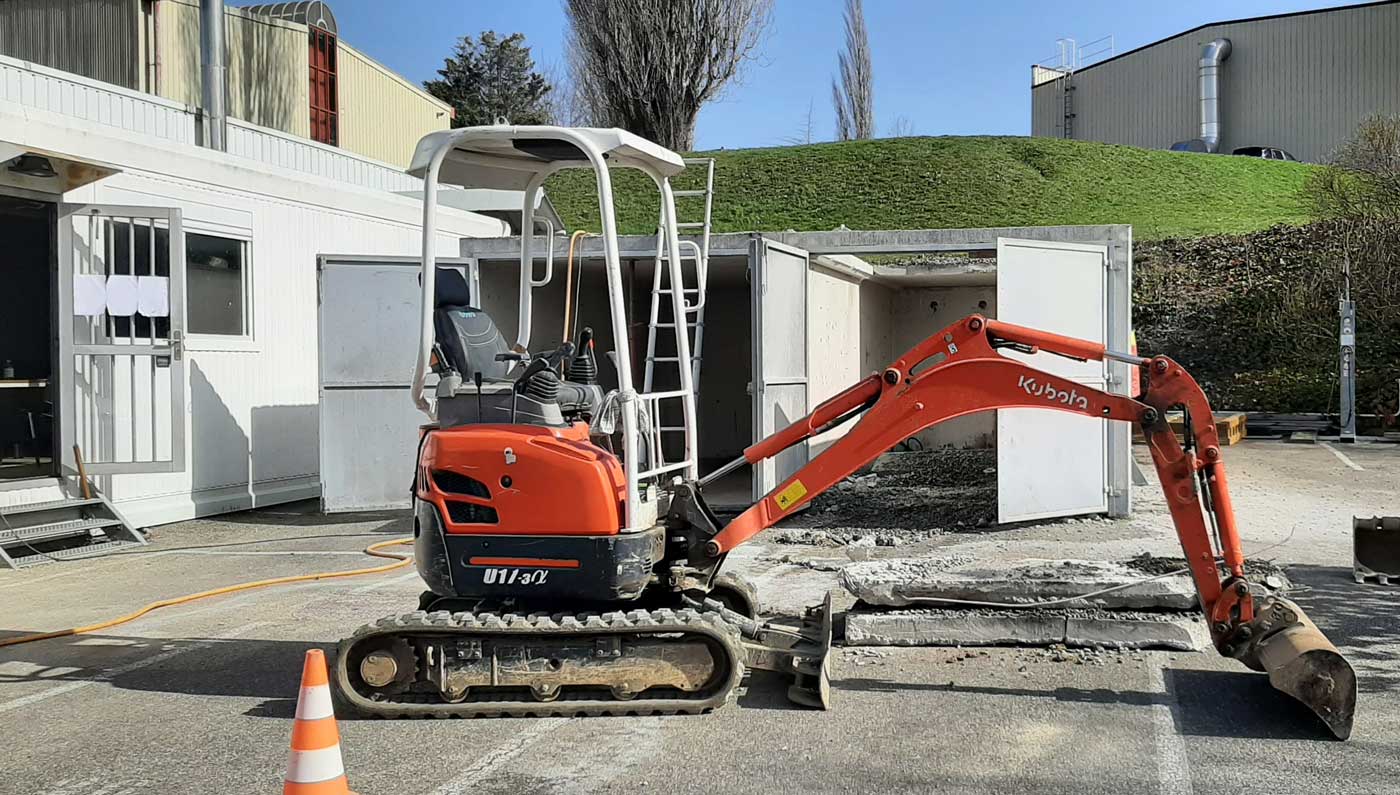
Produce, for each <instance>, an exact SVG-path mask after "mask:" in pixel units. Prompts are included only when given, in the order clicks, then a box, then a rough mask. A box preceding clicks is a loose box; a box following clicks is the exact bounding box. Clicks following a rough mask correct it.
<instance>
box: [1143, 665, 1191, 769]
mask: <svg viewBox="0 0 1400 795" xmlns="http://www.w3.org/2000/svg"><path fill="white" fill-rule="evenodd" d="M1147 672H1148V678H1149V679H1150V681H1151V685H1152V690H1153V692H1158V693H1162V694H1163V695H1164V696H1165V697H1166V698H1165V701H1166V703H1165V704H1153V705H1152V706H1151V707H1149V709H1151V710H1152V742H1153V744H1154V745H1155V746H1156V747H1157V784H1158V788H1159V791H1160V792H1161V793H1162V795H1191V793H1192V792H1193V791H1194V790H1193V789H1192V786H1191V763H1190V760H1189V759H1188V758H1187V756H1186V743H1185V741H1183V740H1182V739H1181V733H1180V732H1179V731H1177V726H1179V725H1180V722H1179V721H1178V720H1177V718H1178V717H1179V716H1178V714H1177V713H1178V712H1179V711H1180V704H1179V703H1178V702H1177V700H1176V691H1174V690H1173V689H1172V688H1171V687H1169V686H1168V685H1167V680H1166V677H1165V676H1164V675H1163V673H1162V666H1160V665H1154V664H1151V663H1149V664H1148V667H1147Z"/></svg>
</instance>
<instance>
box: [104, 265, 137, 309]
mask: <svg viewBox="0 0 1400 795" xmlns="http://www.w3.org/2000/svg"><path fill="white" fill-rule="evenodd" d="M136 303H137V301H136V277H135V276H122V275H116V276H108V277H107V314H109V315H111V316H112V317H131V316H132V315H134V314H136Z"/></svg>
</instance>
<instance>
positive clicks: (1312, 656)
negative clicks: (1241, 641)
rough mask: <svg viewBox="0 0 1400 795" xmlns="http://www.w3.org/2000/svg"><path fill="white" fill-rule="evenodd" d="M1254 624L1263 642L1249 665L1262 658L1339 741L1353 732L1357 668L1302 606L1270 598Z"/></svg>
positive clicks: (1278, 685)
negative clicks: (1353, 666) (1353, 668)
mask: <svg viewBox="0 0 1400 795" xmlns="http://www.w3.org/2000/svg"><path fill="white" fill-rule="evenodd" d="M1249 627H1250V629H1251V632H1252V633H1253V637H1255V638H1258V640H1257V641H1255V643H1254V644H1253V646H1252V647H1251V649H1250V657H1252V658H1253V659H1252V660H1250V659H1246V660H1245V662H1246V664H1249V663H1251V662H1254V661H1257V662H1258V667H1259V668H1262V669H1263V670H1265V671H1267V672H1268V674H1269V684H1271V685H1273V686H1274V689H1276V690H1281V691H1283V692H1284V693H1287V694H1288V695H1290V696H1292V697H1293V698H1295V699H1297V700H1298V701H1300V702H1302V703H1303V705H1304V706H1306V707H1307V708H1308V709H1310V710H1312V712H1313V714H1315V715H1317V716H1318V717H1319V718H1321V719H1322V722H1323V723H1325V724H1327V728H1328V729H1329V730H1330V731H1331V732H1332V734H1333V735H1334V736H1335V737H1336V738H1337V739H1339V740H1345V739H1347V737H1349V736H1351V724H1352V719H1353V717H1354V714H1355V712H1356V672H1355V671H1353V670H1352V667H1351V664H1350V663H1348V662H1347V660H1346V658H1345V657H1343V656H1342V653H1341V652H1339V651H1337V647H1336V646H1333V645H1332V642H1331V641H1329V640H1328V639H1327V636H1326V635H1323V634H1322V630H1320V629H1318V628H1317V625H1316V624H1314V623H1313V622H1312V620H1311V619H1309V618H1308V617H1307V614H1305V613H1304V612H1303V610H1302V608H1300V607H1298V605H1297V604H1295V603H1294V602H1292V601H1291V600H1288V599H1281V598H1273V599H1269V600H1267V601H1264V602H1263V603H1262V604H1260V606H1259V610H1258V612H1257V613H1256V614H1255V617H1254V620H1253V621H1252V622H1250V624H1249Z"/></svg>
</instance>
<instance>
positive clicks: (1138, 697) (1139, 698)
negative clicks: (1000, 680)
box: [832, 668, 1332, 740]
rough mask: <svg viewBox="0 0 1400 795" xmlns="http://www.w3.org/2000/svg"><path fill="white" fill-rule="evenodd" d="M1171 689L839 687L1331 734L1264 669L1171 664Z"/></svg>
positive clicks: (1190, 726) (1204, 732)
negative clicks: (1008, 699)
mask: <svg viewBox="0 0 1400 795" xmlns="http://www.w3.org/2000/svg"><path fill="white" fill-rule="evenodd" d="M1163 674H1164V677H1165V678H1166V680H1167V683H1168V686H1169V687H1170V689H1171V692H1172V693H1175V694H1176V699H1175V704H1173V699H1172V696H1171V695H1169V694H1167V693H1150V692H1145V691H1141V690H1117V689H1111V688H1080V687H1056V688H1051V689H1036V688H1029V687H989V686H983V685H959V684H955V683H951V682H950V683H947V684H938V683H933V684H930V683H904V682H892V681H886V680H880V679H842V680H836V681H833V682H832V687H834V688H836V689H838V690H851V691H864V692H874V693H895V694H898V693H906V692H915V691H918V692H933V693H948V694H952V695H960V694H973V695H991V696H1012V697H1019V698H1051V699H1054V700H1056V701H1060V702H1066V703H1073V704H1122V705H1127V706H1133V707H1148V706H1168V707H1174V709H1173V713H1172V714H1173V717H1174V718H1175V720H1176V724H1177V731H1179V732H1180V733H1181V734H1187V735H1198V736H1207V737H1251V738H1258V739H1295V740H1299V739H1300V740H1323V739H1331V736H1332V735H1331V734H1329V733H1328V731H1327V729H1326V727H1325V726H1323V724H1322V722H1321V721H1319V720H1318V719H1317V717H1316V716H1314V715H1313V714H1312V713H1311V712H1309V711H1308V710H1307V709H1306V708H1305V707H1303V706H1302V705H1301V704H1299V703H1297V702H1296V701H1294V700H1293V699H1292V698H1289V697H1288V696H1286V695H1284V694H1283V693H1280V692H1278V691H1277V690H1274V689H1273V687H1272V686H1270V685H1269V679H1268V677H1267V676H1265V675H1264V674H1258V673H1254V672H1252V671H1201V670H1190V669H1174V668H1167V669H1164V670H1163Z"/></svg>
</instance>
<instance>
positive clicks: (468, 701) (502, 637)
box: [331, 609, 744, 718]
mask: <svg viewBox="0 0 1400 795" xmlns="http://www.w3.org/2000/svg"><path fill="white" fill-rule="evenodd" d="M743 660H744V656H743V651H742V647H741V646H740V641H739V633H738V630H737V628H735V627H733V626H732V625H730V624H728V623H726V622H725V621H724V620H723V618H722V617H720V616H719V615H717V614H715V613H711V612H702V611H697V610H691V609H659V610H632V611H628V612H607V613H581V614H553V615H544V614H529V615H521V614H512V613H485V612H458V613H452V612H447V611H436V612H424V611H416V612H413V613H405V614H402V615H398V616H388V617H385V618H382V619H380V620H379V621H377V622H375V623H374V624H370V625H366V626H364V627H361V628H360V629H359V630H358V631H357V632H355V633H354V634H353V635H352V636H350V637H349V638H346V639H345V640H343V641H341V643H340V646H339V649H338V653H337V655H336V661H335V667H334V672H333V674H332V676H331V680H332V685H333V686H334V689H335V691H336V696H337V699H338V701H339V703H340V705H341V706H343V707H345V708H346V709H348V710H349V711H350V712H352V713H354V714H357V715H359V716H361V717H375V718H447V717H452V718H468V717H544V716H553V715H558V716H595V715H654V714H663V715H672V714H696V713H702V712H708V711H710V710H712V709H715V708H716V707H721V706H724V705H725V704H726V703H728V701H729V700H730V699H731V698H732V697H733V695H734V692H735V690H736V688H737V687H738V685H739V682H740V680H741V679H742V677H743V673H744V663H743ZM371 681H372V682H373V683H374V684H371Z"/></svg>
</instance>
